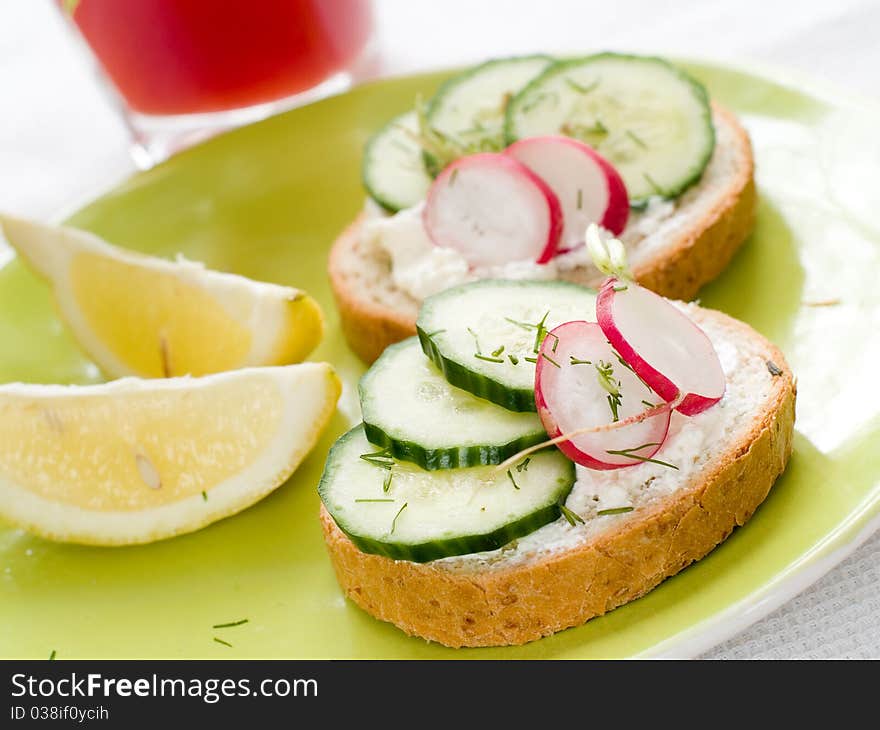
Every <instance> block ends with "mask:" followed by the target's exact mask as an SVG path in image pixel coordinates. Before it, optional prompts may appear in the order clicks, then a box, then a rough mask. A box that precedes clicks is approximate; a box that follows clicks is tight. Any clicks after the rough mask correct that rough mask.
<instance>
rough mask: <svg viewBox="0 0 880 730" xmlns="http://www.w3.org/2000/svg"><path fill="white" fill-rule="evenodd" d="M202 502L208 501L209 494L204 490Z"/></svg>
mask: <svg viewBox="0 0 880 730" xmlns="http://www.w3.org/2000/svg"><path fill="white" fill-rule="evenodd" d="M202 500H203V501H205V502H207V501H208V493H207V492H206V491H205V490H204V489H203V490H202Z"/></svg>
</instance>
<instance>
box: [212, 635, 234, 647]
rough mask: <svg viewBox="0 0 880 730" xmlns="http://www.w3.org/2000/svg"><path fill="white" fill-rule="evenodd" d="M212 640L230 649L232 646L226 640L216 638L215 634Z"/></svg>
mask: <svg viewBox="0 0 880 730" xmlns="http://www.w3.org/2000/svg"><path fill="white" fill-rule="evenodd" d="M214 641H216V642H217V643H218V644H223V646H228V647H229V648H230V649H231V648H232V644H230V643H229V642H228V641H223V639H218V638H217V637H216V636H215V637H214Z"/></svg>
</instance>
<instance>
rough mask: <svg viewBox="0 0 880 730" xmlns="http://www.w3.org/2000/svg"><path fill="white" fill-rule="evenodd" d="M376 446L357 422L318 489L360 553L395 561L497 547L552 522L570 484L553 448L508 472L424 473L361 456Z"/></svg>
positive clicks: (568, 465)
mask: <svg viewBox="0 0 880 730" xmlns="http://www.w3.org/2000/svg"><path fill="white" fill-rule="evenodd" d="M375 451H376V447H375V446H373V445H372V444H371V443H370V442H369V441H367V437H366V436H365V435H364V430H363V428H362V427H361V426H357V427H356V428H354V429H352V430H351V431H349V432H348V433H346V434H344V435H343V436H341V437H340V438H339V440H338V441H337V442H336V443H335V444H334V445H333V448H331V449H330V454H329V455H328V456H327V465H326V466H325V468H324V474H323V476H322V477H321V481H320V483H319V484H318V493H319V494H320V496H321V501H322V502H323V503H324V506H325V507H326V508H327V511H328V512H329V513H330V514H331V515H332V517H333V519H334V520H335V522H336V524H337V525H339V528H340V529H341V530H342V531H343V532H344V533H345V534H346V535H348V536H349V538H351V541H352V542H353V543H354V544H355V545H357V546H358V547H359V548H360V549H361V550H362V551H363V552H365V553H376V554H378V555H385V556H387V557H389V558H394V559H396V560H411V561H413V562H416V563H424V562H427V561H429V560H437V559H438V558H445V557H449V556H452V555H464V554H467V553H479V552H483V551H484V550H496V549H497V548H500V547H502V546H503V545H506V544H507V543H509V542H510V541H511V540H515V539H516V538H518V537H522V536H523V535H527V534H528V533H530V532H534V531H535V530H537V529H538V528H539V527H543V526H544V525H546V524H548V523H550V522H553V521H554V520H556V519H558V518H559V516H560V514H561V511H560V509H559V505H560V504H563V503H564V502H565V499H566V497H567V496H568V493H569V492H570V491H571V488H572V486H573V485H574V481H575V469H574V464H572V462H570V461H569V460H568V459H566V458H565V457H564V456H563V455H562V454H561V453H560V452H559V451H558V450H557V449H552V450H545V451H541V452H539V453H536V454H532V455H531V457H530V458H529V461H528V462H525V460H523V462H522V463H521V464H520V465H518V466H519V467H521V468H519V470H517V469H518V467H514V468H512V469H510V474H508V473H507V472H496V471H495V467H492V466H477V467H472V468H470V469H447V470H444V471H425V470H424V469H420V468H419V467H417V466H415V465H414V464H408V463H406V462H393V461H392V460H390V459H388V458H387V457H386V458H385V459H381V458H380V459H375V458H374V459H373V460H366V459H362V458H360V457H361V456H362V455H366V454H370V453H372V452H375ZM377 462H378V463H377ZM389 476H390V481H389V479H388V478H389ZM514 483H515V486H514Z"/></svg>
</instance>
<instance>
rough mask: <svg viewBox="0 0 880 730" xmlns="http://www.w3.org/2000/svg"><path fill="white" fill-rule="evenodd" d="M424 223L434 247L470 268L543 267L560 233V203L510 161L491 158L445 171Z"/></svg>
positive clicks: (479, 156)
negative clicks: (512, 264)
mask: <svg viewBox="0 0 880 730" xmlns="http://www.w3.org/2000/svg"><path fill="white" fill-rule="evenodd" d="M423 221H424V225H425V230H426V231H427V232H428V235H429V236H430V237H431V240H432V241H433V242H434V243H435V244H436V245H437V246H443V247H446V248H454V249H456V250H457V251H459V252H460V253H461V254H462V255H463V256H464V258H465V259H466V260H467V262H468V263H469V264H471V265H472V266H496V265H500V264H506V263H508V262H509V261H535V262H537V263H539V264H545V263H547V262H548V261H550V259H552V258H553V256H554V255H555V254H556V247H557V245H558V244H559V235H560V233H561V232H562V212H561V210H560V207H559V200H558V199H557V198H556V195H555V194H554V193H553V191H552V190H551V189H550V188H549V187H548V186H547V184H546V183H545V182H544V181H543V180H541V178H539V177H538V176H537V175H535V173H533V172H532V171H531V170H529V169H528V168H527V167H526V166H525V165H522V164H520V163H519V162H517V161H516V160H514V159H513V158H512V157H507V156H506V155H504V154H500V153H492V152H485V153H480V154H477V155H470V156H468V157H462V158H460V159H458V160H456V161H455V162H453V163H452V164H451V165H449V166H448V167H446V168H445V169H444V170H443V172H441V173H440V174H439V175H438V176H437V179H436V180H434V183H433V185H431V189H430V190H429V191H428V200H427V203H426V204H425V210H424V213H423Z"/></svg>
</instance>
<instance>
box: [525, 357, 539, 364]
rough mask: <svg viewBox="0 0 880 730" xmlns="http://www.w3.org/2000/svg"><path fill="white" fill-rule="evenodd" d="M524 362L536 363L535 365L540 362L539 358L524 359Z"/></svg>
mask: <svg viewBox="0 0 880 730" xmlns="http://www.w3.org/2000/svg"><path fill="white" fill-rule="evenodd" d="M523 360H525V361H526V362H534V363H537V362H538V358H536V357H524V358H523Z"/></svg>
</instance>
